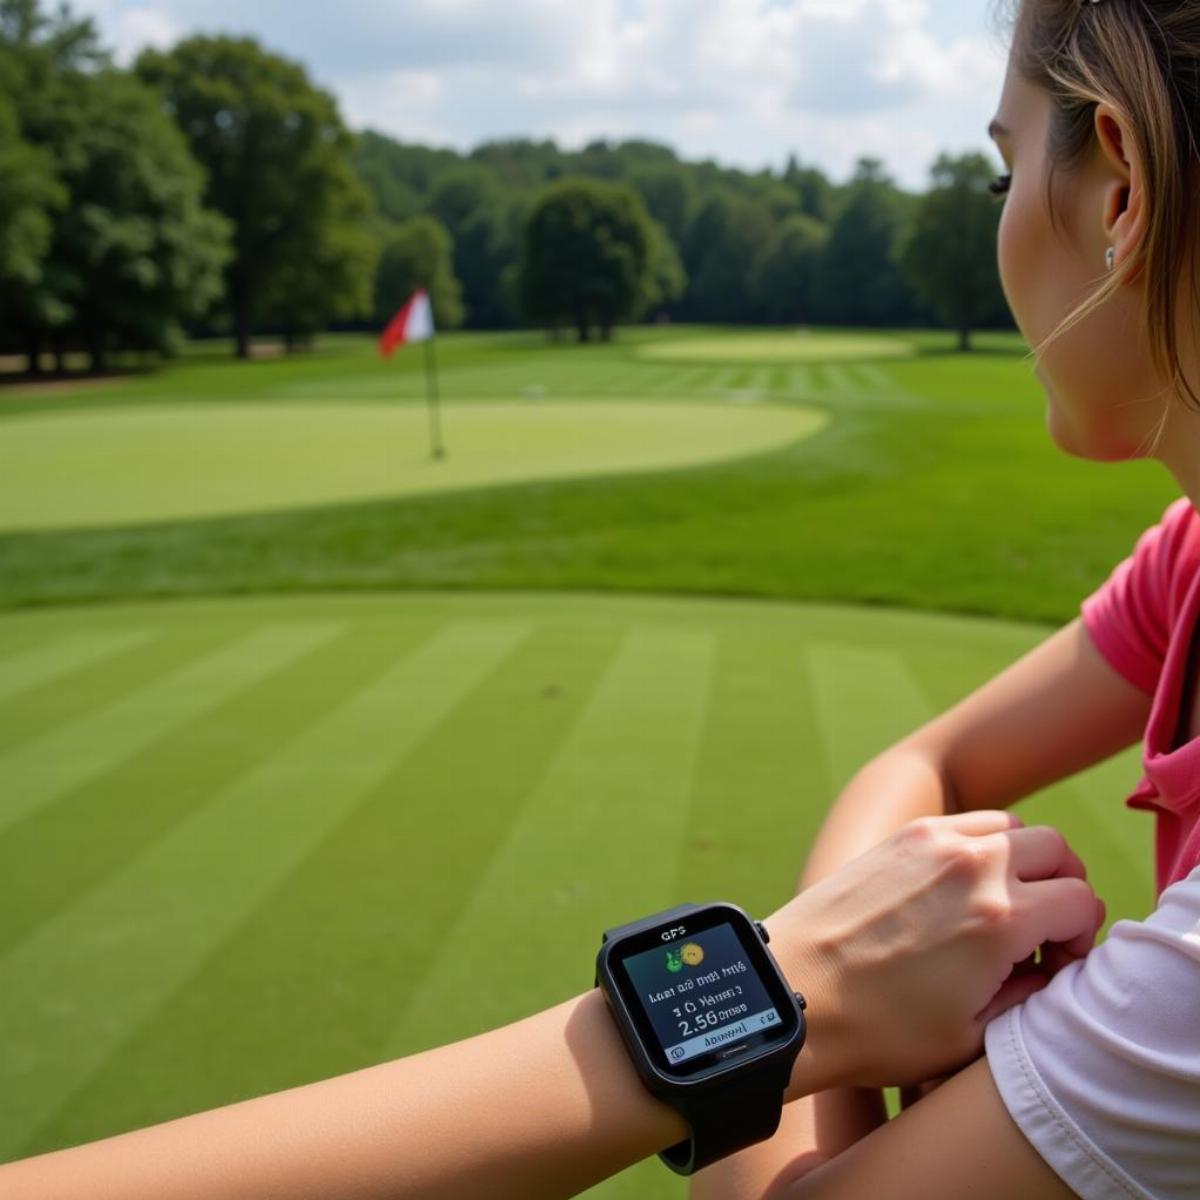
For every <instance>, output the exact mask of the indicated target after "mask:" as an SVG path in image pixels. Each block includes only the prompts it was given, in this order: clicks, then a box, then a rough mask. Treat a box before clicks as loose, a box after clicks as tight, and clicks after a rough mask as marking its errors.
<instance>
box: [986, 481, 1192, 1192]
mask: <svg viewBox="0 0 1200 1200" xmlns="http://www.w3.org/2000/svg"><path fill="white" fill-rule="evenodd" d="M1198 615H1200V515H1197V513H1196V511H1195V510H1194V509H1193V508H1192V506H1191V504H1190V503H1189V502H1188V501H1187V500H1186V499H1183V500H1179V501H1177V502H1176V503H1175V504H1172V505H1171V506H1170V507H1169V508H1168V509H1167V511H1166V512H1165V513H1164V514H1163V519H1162V521H1161V522H1160V523H1159V524H1158V525H1156V526H1154V527H1153V528H1152V529H1149V530H1147V531H1146V532H1145V533H1144V534H1143V535H1142V536H1141V538H1140V539H1139V540H1138V544H1137V547H1136V549H1135V550H1134V552H1133V554H1132V556H1131V557H1130V558H1128V559H1126V560H1125V561H1124V562H1123V563H1121V565H1120V566H1118V567H1117V568H1116V570H1115V571H1113V573H1112V575H1111V577H1110V578H1109V580H1108V582H1107V583H1105V584H1104V586H1103V587H1101V588H1100V589H1099V591H1097V592H1096V593H1095V594H1094V595H1093V596H1090V597H1089V598H1088V599H1087V600H1086V601H1084V604H1083V620H1084V624H1085V625H1086V627H1087V629H1088V632H1089V634H1090V635H1091V637H1092V640H1093V641H1094V642H1095V644H1096V646H1097V648H1098V649H1099V650H1100V653H1101V654H1103V655H1104V657H1105V658H1106V659H1107V661H1108V662H1109V663H1111V664H1112V666H1113V668H1114V669H1115V670H1116V671H1118V672H1119V673H1120V674H1121V675H1123V676H1124V677H1125V678H1126V679H1128V680H1129V681H1130V682H1131V683H1133V684H1134V685H1135V686H1137V687H1139V688H1141V689H1142V690H1143V691H1144V692H1146V693H1147V694H1148V695H1150V696H1152V697H1153V698H1154V703H1153V706H1152V708H1151V712H1150V720H1149V723H1148V724H1147V726H1146V736H1145V743H1144V752H1143V758H1142V762H1143V767H1144V771H1145V774H1144V775H1143V777H1142V781H1141V782H1140V783H1139V784H1138V786H1137V788H1136V789H1135V790H1134V792H1133V794H1132V795H1131V796H1130V797H1129V799H1128V800H1127V802H1126V803H1128V804H1129V805H1130V806H1131V807H1133V808H1141V809H1149V810H1151V811H1153V812H1155V813H1156V814H1157V822H1158V824H1157V859H1158V863H1157V866H1158V889H1159V899H1158V906H1157V907H1156V908H1155V910H1154V912H1153V913H1151V914H1150V915H1149V916H1148V917H1147V918H1146V919H1145V920H1144V921H1132V920H1119V921H1116V922H1115V923H1114V924H1113V927H1112V929H1111V930H1110V931H1109V934H1108V937H1107V938H1105V940H1104V941H1103V942H1102V943H1101V944H1100V945H1099V946H1097V947H1096V949H1094V950H1093V951H1092V952H1091V953H1090V954H1089V955H1088V956H1087V958H1086V959H1083V960H1082V961H1080V962H1076V963H1072V964H1071V965H1070V966H1068V967H1065V968H1064V969H1063V970H1061V971H1060V972H1059V973H1058V974H1057V975H1056V976H1055V977H1054V978H1053V979H1052V980H1051V981H1050V983H1049V984H1048V985H1047V986H1046V987H1045V988H1043V989H1042V990H1041V991H1040V992H1038V993H1037V994H1036V995H1035V996H1033V997H1031V998H1030V999H1029V1000H1027V1001H1026V1002H1025V1003H1024V1004H1019V1005H1017V1007H1016V1008H1011V1009H1009V1010H1008V1012H1006V1013H1004V1014H1003V1016H1000V1017H997V1018H996V1019H995V1020H994V1021H992V1022H991V1023H990V1024H989V1025H988V1027H987V1031H986V1034H985V1044H986V1048H987V1059H988V1066H989V1067H990V1068H991V1072H992V1078H993V1080H994V1081H995V1084H996V1088H997V1090H998V1091H999V1093H1000V1096H1001V1098H1002V1099H1003V1101H1004V1104H1005V1106H1006V1108H1007V1109H1008V1112H1009V1114H1010V1115H1011V1117H1012V1118H1013V1120H1014V1121H1015V1122H1016V1123H1017V1125H1018V1126H1019V1127H1020V1129H1021V1132H1022V1133H1023V1134H1024V1135H1025V1137H1026V1138H1027V1139H1028V1141H1029V1142H1030V1144H1031V1145H1032V1146H1033V1147H1034V1148H1035V1149H1036V1150H1037V1151H1038V1153H1039V1154H1041V1156H1042V1158H1044V1159H1045V1160H1046V1162H1047V1163H1048V1164H1049V1165H1050V1167H1051V1168H1052V1169H1053V1170H1054V1171H1055V1172H1056V1173H1057V1174H1058V1175H1059V1176H1060V1177H1061V1178H1062V1179H1064V1180H1065V1181H1066V1182H1067V1184H1069V1185H1070V1187H1071V1190H1072V1191H1074V1192H1075V1194H1076V1195H1077V1196H1081V1197H1083V1198H1084V1200H1196V1197H1197V1196H1200V866H1198V865H1197V864H1198V863H1200V738H1197V739H1196V740H1195V741H1192V742H1187V741H1186V736H1185V744H1184V745H1181V746H1178V747H1177V748H1176V741H1177V740H1178V739H1177V737H1176V734H1177V731H1178V728H1179V720H1180V708H1181V707H1182V701H1183V699H1184V696H1183V692H1184V684H1185V677H1186V674H1187V660H1188V654H1189V650H1190V648H1191V644H1192V641H1193V631H1194V630H1196V627H1197V618H1198Z"/></svg>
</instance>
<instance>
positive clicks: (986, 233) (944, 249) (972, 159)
mask: <svg viewBox="0 0 1200 1200" xmlns="http://www.w3.org/2000/svg"><path fill="white" fill-rule="evenodd" d="M992 178H993V171H992V167H991V164H990V163H989V162H988V160H987V158H986V157H985V156H984V155H982V154H964V155H962V156H961V157H957V158H955V157H951V156H950V155H945V154H943V155H941V156H940V157H939V158H938V160H937V162H936V163H934V165H933V169H932V172H931V182H932V187H931V189H930V191H929V192H928V193H927V194H926V195H925V197H924V199H923V200H922V201H921V205H920V208H919V209H918V211H917V217H916V223H915V225H914V227H913V230H912V234H911V237H910V238H909V240H908V242H907V244H906V246H905V248H904V251H903V255H902V261H903V263H904V267H905V270H906V271H907V272H908V277H909V279H910V280H911V282H912V285H913V287H914V288H915V289H916V290H917V292H918V293H919V294H920V295H921V296H922V297H923V298H924V299H925V301H926V302H927V303H928V304H930V305H931V306H932V307H933V308H934V309H936V310H937V312H938V314H939V316H940V317H941V318H942V320H944V321H945V322H946V324H947V325H949V326H950V327H951V328H953V329H957V330H958V346H959V349H960V350H964V351H966V350H969V349H970V348H971V330H972V329H973V328H976V327H978V325H979V324H980V323H981V322H982V321H984V320H986V319H988V318H989V317H991V316H993V315H994V314H995V313H996V311H997V309H998V308H999V307H1000V306H1002V305H1003V293H1002V291H1001V288H1000V277H999V274H998V272H997V269H996V232H997V227H998V225H999V220H1000V208H999V205H997V204H996V201H995V198H994V197H993V196H992V195H991V194H990V193H989V191H988V186H989V184H990V183H991V181H992Z"/></svg>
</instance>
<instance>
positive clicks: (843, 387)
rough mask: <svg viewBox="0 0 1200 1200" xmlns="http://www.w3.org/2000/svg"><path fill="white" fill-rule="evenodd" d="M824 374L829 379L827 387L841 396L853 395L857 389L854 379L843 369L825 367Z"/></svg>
mask: <svg viewBox="0 0 1200 1200" xmlns="http://www.w3.org/2000/svg"><path fill="white" fill-rule="evenodd" d="M825 373H826V375H827V376H828V378H829V386H830V387H831V388H832V389H833V390H834V391H835V392H837V393H838V395H841V396H849V395H853V394H854V392H855V391H857V390H858V389H857V388H856V386H855V383H854V379H853V378H852V377H851V375H850V372H849V371H848V370H847V369H846V368H845V367H834V366H830V367H826V368H825Z"/></svg>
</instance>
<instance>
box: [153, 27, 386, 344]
mask: <svg viewBox="0 0 1200 1200" xmlns="http://www.w3.org/2000/svg"><path fill="white" fill-rule="evenodd" d="M135 70H136V72H137V74H138V76H139V77H140V78H141V79H143V80H145V81H146V82H147V83H149V84H150V85H152V86H153V87H155V88H156V89H158V91H159V93H160V94H161V96H162V98H163V103H164V105H165V108H166V111H167V112H168V113H170V114H171V116H172V117H173V118H174V119H175V120H176V121H177V122H178V124H179V127H180V129H182V130H183V133H184V136H185V137H186V138H187V140H188V144H189V145H190V147H191V150H192V153H193V154H194V155H195V157H196V159H197V160H198V161H199V162H200V164H201V165H202V166H203V167H204V169H205V171H206V173H207V178H208V184H207V190H206V193H205V195H206V199H207V202H208V203H209V204H210V205H211V206H212V207H213V208H215V209H217V211H219V212H221V213H222V214H224V215H225V217H226V218H227V219H228V220H229V221H230V223H231V224H232V227H233V255H232V257H231V259H230V262H229V267H228V271H227V281H226V282H227V294H228V302H229V307H230V311H231V315H232V319H233V327H234V336H235V339H236V343H237V352H238V354H239V355H241V356H243V357H244V356H246V355H247V354H248V352H249V343H250V337H251V334H252V332H253V330H254V327H255V324H256V323H257V322H258V321H259V320H261V319H262V318H263V317H264V316H268V315H272V314H273V315H275V316H276V317H278V316H280V315H282V316H283V317H284V319H285V320H286V319H294V320H297V321H300V322H303V323H306V324H307V323H308V322H310V321H312V320H314V319H315V320H318V321H319V320H320V319H321V318H322V317H330V316H335V315H336V316H341V315H346V314H349V313H353V312H356V311H363V310H365V309H367V308H368V307H369V281H370V278H371V274H372V271H373V266H374V263H373V257H372V255H371V254H370V253H368V252H366V251H365V250H364V251H362V252H357V251H358V247H357V245H356V239H355V238H354V236H353V228H354V226H355V225H356V224H358V225H360V226H363V227H364V228H365V216H366V214H367V212H368V211H369V208H370V201H369V199H368V197H367V193H366V192H365V190H364V188H363V184H362V182H361V181H360V180H359V178H358V176H357V174H356V173H355V172H354V169H353V166H352V164H351V161H350V148H351V137H350V134H349V132H348V131H347V130H346V127H345V126H344V125H343V123H342V119H341V116H340V115H339V113H338V108H337V104H336V102H335V101H334V99H333V97H332V96H331V95H330V94H329V93H328V92H325V91H322V90H321V89H320V88H318V87H316V86H314V85H313V83H312V82H311V81H310V80H309V77H308V72H307V71H306V70H305V69H304V67H302V66H301V65H299V64H298V63H294V62H291V61H289V60H288V59H285V58H282V57H280V56H279V55H277V54H272V53H270V52H268V51H266V50H264V49H263V48H262V47H261V46H260V45H259V44H258V43H257V42H255V41H254V40H252V39H250V38H233V37H191V38H187V39H185V40H184V41H182V42H179V43H178V44H177V45H176V46H175V47H174V48H173V49H171V50H169V51H158V50H148V51H145V52H144V53H143V54H142V55H141V56H140V57H139V59H138V60H137V63H136V66H135ZM348 248H349V249H351V250H352V251H355V252H353V253H351V254H350V255H349V256H348V257H347V258H345V259H344V260H343V259H340V258H339V253H338V252H339V250H340V251H342V252H344V251H346V250H347V249H348ZM306 257H309V258H311V259H312V260H313V261H314V269H313V270H312V271H309V269H308V268H306V267H304V266H302V265H301V260H303V259H304V258H306ZM318 265H319V266H320V267H321V268H323V269H316V268H317V266H318ZM302 272H303V273H306V274H308V276H309V278H308V282H309V283H310V284H312V285H317V284H319V285H320V291H319V292H318V291H316V290H315V286H310V287H306V288H305V289H304V290H305V292H306V295H305V297H304V303H303V305H298V304H297V305H293V304H292V303H291V302H290V301H289V300H288V283H289V280H290V281H291V282H292V285H293V287H294V286H295V280H296V277H297V275H298V274H300V273H302ZM300 309H302V310H303V311H299V310H300Z"/></svg>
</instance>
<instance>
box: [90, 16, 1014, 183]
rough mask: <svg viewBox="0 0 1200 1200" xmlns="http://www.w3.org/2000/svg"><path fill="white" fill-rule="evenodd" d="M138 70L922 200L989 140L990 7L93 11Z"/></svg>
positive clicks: (452, 140) (443, 130)
mask: <svg viewBox="0 0 1200 1200" xmlns="http://www.w3.org/2000/svg"><path fill="white" fill-rule="evenodd" d="M86 6H87V7H88V8H89V9H90V10H91V11H93V12H95V13H96V14H97V16H98V19H99V22H100V25H101V29H102V31H103V33H104V35H105V37H106V38H107V39H108V40H109V41H110V42H116V43H117V45H118V49H119V52H120V53H121V54H122V56H126V57H127V56H128V55H130V54H131V53H133V52H136V49H137V48H139V46H140V45H144V44H156V45H157V44H162V43H163V42H164V41H169V40H171V39H172V38H173V37H174V36H176V35H177V34H181V33H185V32H193V31H202V32H216V31H228V32H239V33H250V34H253V35H255V36H257V37H259V38H260V39H261V40H262V41H263V42H264V43H265V44H266V45H268V46H269V47H271V48H273V49H276V50H278V51H279V52H281V53H284V54H286V55H288V56H289V57H294V58H299V59H301V60H302V61H304V62H305V63H306V64H307V65H308V67H309V69H310V71H311V73H312V74H313V76H314V78H315V79H316V80H317V81H318V82H320V83H321V84H322V85H323V86H326V87H330V88H332V90H334V91H335V92H336V93H337V94H338V95H339V96H340V97H341V100H342V104H343V108H344V111H345V112H346V115H347V118H348V120H350V121H351V123H352V124H354V125H356V126H365V125H369V126H372V127H375V128H377V129H381V130H383V131H384V132H388V133H391V134H394V135H395V136H397V137H400V138H402V139H404V140H406V141H430V142H435V143H437V144H441V145H455V146H459V147H461V148H464V149H465V148H468V147H470V146H473V145H475V144H477V143H478V142H480V141H483V140H485V139H487V138H492V137H506V136H517V135H523V134H527V135H529V136H535V137H547V136H549V137H555V138H557V139H558V140H559V141H560V142H562V143H563V144H564V145H578V144H579V143H580V142H582V141H585V140H590V139H591V138H595V137H601V136H608V137H614V138H616V137H632V136H643V137H649V138H652V139H654V140H658V141H663V142H667V143H668V144H671V145H674V146H676V148H677V149H679V150H680V152H681V153H684V154H686V155H688V156H689V157H695V156H703V157H710V156H711V157H716V158H719V159H721V160H723V161H727V162H732V163H737V164H739V165H743V166H748V167H758V166H762V165H766V164H780V163H782V161H783V160H784V158H785V157H786V156H787V154H788V153H790V152H796V153H797V154H799V156H800V158H801V159H802V160H803V161H805V162H815V163H817V164H819V165H820V166H822V167H824V168H825V169H826V170H827V171H829V172H831V173H832V174H834V175H835V177H838V178H841V177H844V176H845V175H846V174H847V173H848V171H849V170H850V169H851V168H852V166H853V163H854V160H855V159H856V158H857V157H859V156H860V155H862V154H871V155H873V156H875V157H880V158H882V159H883V160H884V161H885V163H886V164H887V165H888V168H889V169H890V170H891V172H892V173H893V175H894V176H895V177H896V178H897V179H898V180H899V181H900V182H901V183H903V184H905V185H906V186H910V187H921V186H924V184H925V179H926V174H927V171H928V168H929V165H930V164H931V163H932V161H933V159H934V158H935V157H936V155H937V153H938V152H939V151H940V150H942V149H952V150H953V149H966V148H968V147H972V146H973V147H982V146H984V145H985V137H984V133H983V130H984V127H985V126H986V124H987V121H988V118H989V117H990V116H991V114H992V111H993V109H994V106H995V101H996V97H997V96H998V95H999V90H1000V84H1001V79H1002V76H1003V53H1002V48H1001V47H999V46H998V45H996V44H995V42H994V40H993V38H992V37H991V36H990V35H989V33H988V24H987V10H988V0H705V2H704V3H703V4H697V3H696V0H589V2H588V3H586V4H576V3H565V2H564V0H505V3H503V4H497V3H496V0H392V2H391V3H386V4H380V3H379V0H342V3H340V4H339V5H338V7H337V10H336V16H334V15H332V14H331V10H330V9H329V8H328V7H327V6H325V5H315V4H313V3H312V2H311V0H308V2H307V3H306V2H305V0H160V2H159V4H158V5H157V6H156V7H153V8H149V7H142V6H138V7H135V6H133V5H131V4H129V3H127V2H126V0H86Z"/></svg>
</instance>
